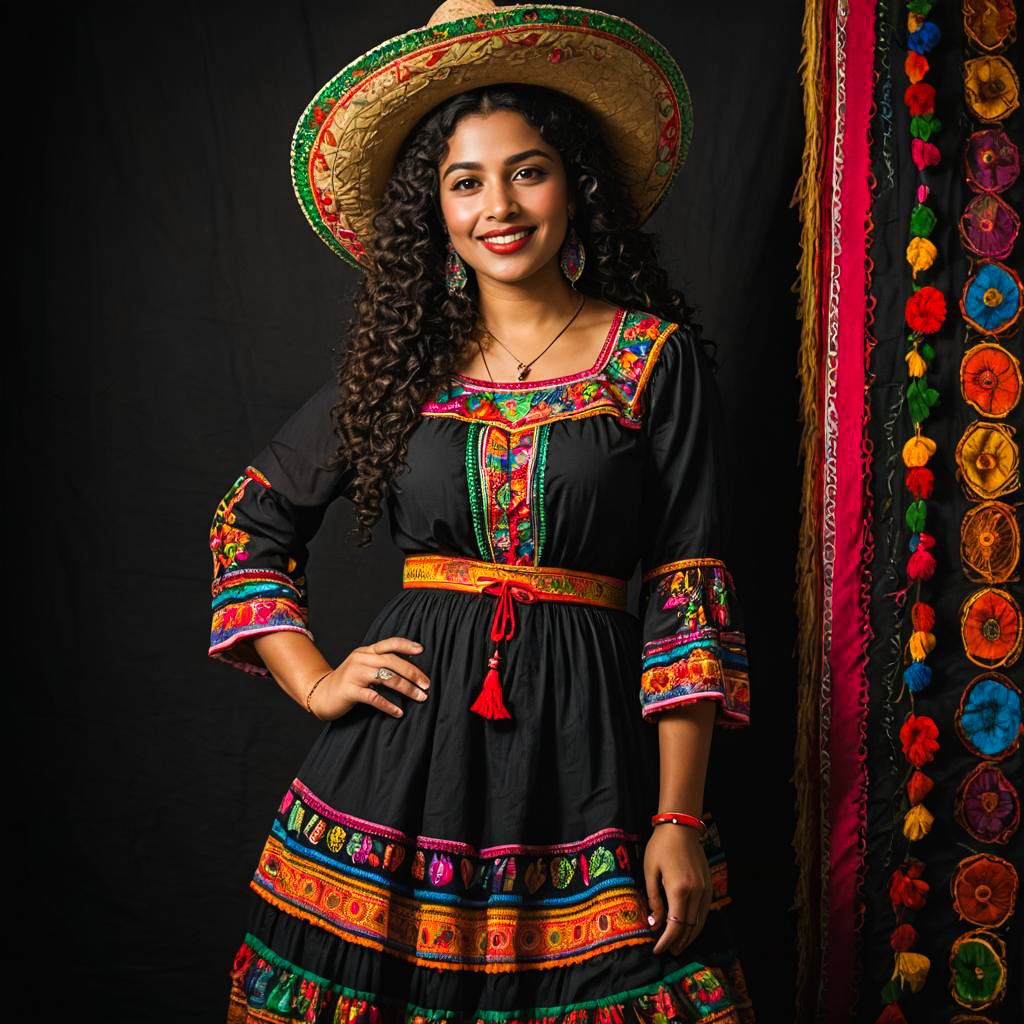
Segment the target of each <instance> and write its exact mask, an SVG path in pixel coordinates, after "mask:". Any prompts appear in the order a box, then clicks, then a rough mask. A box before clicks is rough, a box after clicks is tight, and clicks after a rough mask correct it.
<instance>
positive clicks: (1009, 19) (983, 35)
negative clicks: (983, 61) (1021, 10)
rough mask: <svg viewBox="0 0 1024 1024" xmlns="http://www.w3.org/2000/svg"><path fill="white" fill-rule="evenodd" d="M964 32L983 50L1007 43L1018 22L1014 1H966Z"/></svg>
mask: <svg viewBox="0 0 1024 1024" xmlns="http://www.w3.org/2000/svg"><path fill="white" fill-rule="evenodd" d="M963 8H964V31H965V32H966V33H967V35H968V36H969V37H970V38H971V39H973V40H974V42H975V43H976V44H977V45H978V47H979V48H981V49H982V50H996V49H998V48H999V47H1000V46H1002V45H1003V43H1004V42H1006V40H1007V38H1008V36H1009V35H1010V32H1011V31H1012V30H1013V26H1014V24H1015V23H1016V21H1017V11H1016V9H1015V7H1014V5H1013V0H964V3H963Z"/></svg>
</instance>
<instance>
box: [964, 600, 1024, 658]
mask: <svg viewBox="0 0 1024 1024" xmlns="http://www.w3.org/2000/svg"><path fill="white" fill-rule="evenodd" d="M960 622H961V626H960V633H961V638H962V640H963V644H964V650H965V651H966V653H967V657H968V658H970V659H971V661H973V662H974V664H975V665H981V667H982V668H998V667H999V666H1000V665H1012V664H1013V663H1014V662H1015V661H1016V660H1017V656H1018V655H1019V654H1020V646H1021V615H1020V608H1019V607H1018V605H1017V602H1016V601H1015V600H1014V599H1013V598H1012V597H1011V596H1010V595H1009V594H1008V593H1007V592H1006V591H1005V590H999V589H998V588H996V587H986V588H985V589H984V590H978V591H975V593H973V594H970V595H969V596H968V597H967V599H966V600H965V601H964V603H963V607H962V608H961V610H960Z"/></svg>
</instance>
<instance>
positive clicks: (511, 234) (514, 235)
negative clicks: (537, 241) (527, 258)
mask: <svg viewBox="0 0 1024 1024" xmlns="http://www.w3.org/2000/svg"><path fill="white" fill-rule="evenodd" d="M536 230H537V229H536V228H498V229H497V230H496V231H488V232H487V234H486V235H481V236H480V239H479V240H480V243H481V244H482V245H483V246H484V247H485V248H486V249H488V250H490V251H491V252H496V253H509V252H518V251H519V250H520V249H522V247H523V246H524V245H526V243H527V242H529V240H530V239H531V238H532V237H533V233H534V232H535V231H536ZM498 239H501V241H498Z"/></svg>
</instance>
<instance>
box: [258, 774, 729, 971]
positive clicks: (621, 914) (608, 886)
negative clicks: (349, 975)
mask: <svg viewBox="0 0 1024 1024" xmlns="http://www.w3.org/2000/svg"><path fill="white" fill-rule="evenodd" d="M703 842H704V843H705V854H706V856H707V858H708V863H709V865H710V866H711V874H712V885H713V890H714V892H713V899H714V902H713V904H712V906H713V907H719V906H723V905H724V904H725V903H727V902H728V901H729V896H728V894H727V885H728V879H727V872H726V864H725V860H724V857H723V856H722V854H721V849H720V847H719V845H718V844H719V840H718V833H717V828H716V827H714V826H713V827H712V828H710V829H709V832H708V834H707V836H706V837H704V839H703ZM252 887H253V889H254V890H255V891H256V892H257V893H259V894H260V895H261V896H262V897H263V898H264V899H267V900H268V901H269V902H271V903H273V904H274V905H275V906H278V907H281V908H282V909H283V910H285V911H287V912H288V913H292V914H295V915H297V916H299V917H302V918H305V919H307V920H310V921H312V922H314V923H315V924H318V925H319V926H320V927H323V928H325V929H327V930H328V931H332V932H334V933H335V934H338V935H341V936H343V937H344V938H346V939H350V940H351V941H354V942H357V943H361V944H363V945H367V946H371V947H373V948H376V949H381V950H387V951H388V952H391V953H393V954H395V955H396V956H400V957H402V958H404V959H407V960H410V961H412V962H414V963H430V964H433V965H435V966H438V967H448V968H456V969H470V970H473V969H477V970H512V969H515V968H516V967H517V966H522V965H525V964H529V965H531V966H540V967H544V966H554V965H556V964H564V963H567V962H573V961H575V960H581V959H585V958H586V957H587V956H590V955H593V954H594V953H595V952H597V951H602V952H603V951H605V950H607V949H614V948H618V947H619V946H622V945H626V944H632V943H634V942H642V941H650V939H651V934H650V929H649V926H648V925H647V919H646V918H647V907H646V900H645V895H644V893H645V888H644V882H643V873H642V858H641V846H640V837H639V836H638V835H636V834H634V833H629V832H624V831H622V830H621V829H617V828H606V829H603V830H601V831H599V832H596V833H594V834H592V835H589V836H586V837H584V838H583V839H581V840H578V841H576V842H570V843H556V844H550V845H543V846H541V845H521V844H510V845H504V846H495V847H488V848H485V849H475V848H474V847H472V846H470V845H468V844H466V843H463V842H458V841H455V840H450V839H436V838H431V837H426V836H416V837H410V836H408V835H406V834H404V833H402V832H400V831H398V830H397V829H393V828H390V827H388V826H386V825H381V824H377V823H375V822H371V821H367V820H365V819H362V818H356V817H353V816H351V815H348V814H345V813H343V812H341V811H337V810H335V809H333V808H331V807H329V806H328V805H326V804H325V803H324V802H323V801H321V800H319V799H318V798H317V797H316V795H315V794H314V793H312V792H311V791H310V790H309V788H308V787H306V786H305V785H304V784H303V783H302V782H301V781H300V780H298V779H296V780H295V781H294V782H293V783H292V786H291V788H290V789H289V791H288V792H287V793H286V794H285V797H284V799H283V800H282V801H281V805H280V807H279V808H278V813H277V815H276V818H275V821H274V826H273V830H272V834H271V835H270V836H269V837H268V839H267V842H266V845H265V847H264V850H263V854H262V856H261V857H260V861H259V866H258V867H257V870H256V874H255V877H254V879H253V882H252Z"/></svg>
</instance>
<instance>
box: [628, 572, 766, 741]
mask: <svg viewBox="0 0 1024 1024" xmlns="http://www.w3.org/2000/svg"><path fill="white" fill-rule="evenodd" d="M643 582H644V584H645V585H647V586H648V587H649V588H650V589H649V592H648V594H647V597H646V601H647V602H648V604H649V605H651V603H653V606H652V607H648V608H647V609H645V615H644V617H645V620H646V621H647V622H648V623H649V624H650V623H652V622H653V624H654V628H652V629H650V630H649V632H653V633H655V634H657V635H656V637H655V639H652V640H650V641H648V642H647V643H646V644H645V645H644V648H643V655H642V658H643V661H642V674H641V682H640V705H641V712H642V714H643V717H644V719H645V720H648V721H653V716H654V715H655V714H656V713H657V712H659V711H662V710H664V709H665V708H668V707H672V706H674V705H677V704H682V703H685V702H686V701H689V700H694V699H697V698H702V697H703V698H706V697H714V698H716V699H717V700H718V701H719V702H720V703H719V706H718V708H717V709H716V714H715V719H716V722H717V723H718V724H720V725H725V726H737V725H746V724H747V723H748V722H749V720H750V691H749V684H748V678H747V655H746V638H745V636H744V633H743V631H742V630H741V629H739V628H737V627H738V623H737V622H736V621H735V618H734V616H735V614H737V613H738V606H737V604H736V600H735V595H734V590H733V582H732V577H731V575H730V574H729V571H728V569H726V567H725V565H724V563H723V562H721V561H719V560H718V559H714V558H690V559H683V560H680V561H676V562H670V563H667V564H665V565H660V566H658V567H657V568H655V569H652V570H650V571H649V572H646V573H645V574H644V577H643ZM730 609H735V611H731V610H730ZM655 614H656V615H657V617H658V618H657V620H654V615H655Z"/></svg>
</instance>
